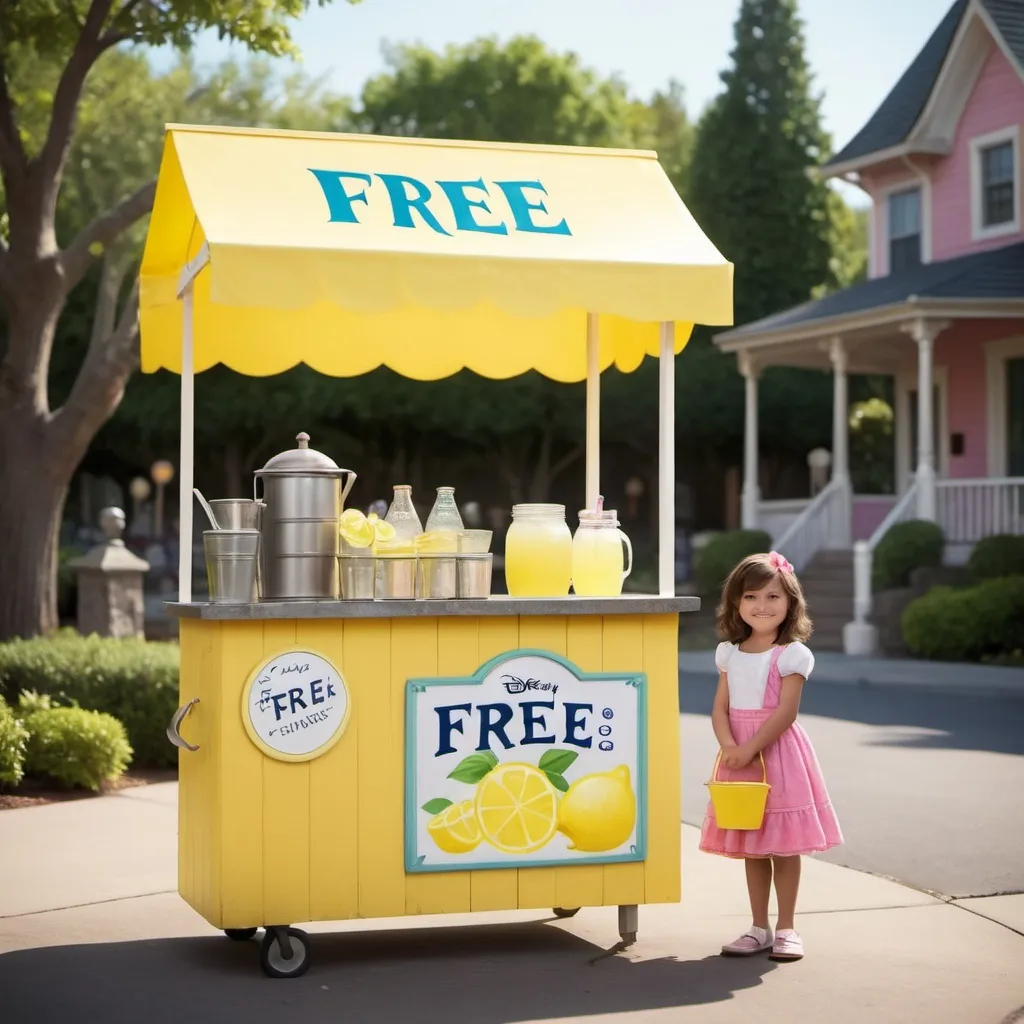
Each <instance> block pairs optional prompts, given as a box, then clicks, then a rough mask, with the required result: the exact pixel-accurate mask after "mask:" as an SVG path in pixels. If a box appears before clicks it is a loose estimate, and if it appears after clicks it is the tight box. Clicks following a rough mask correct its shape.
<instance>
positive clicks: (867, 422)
mask: <svg viewBox="0 0 1024 1024" xmlns="http://www.w3.org/2000/svg"><path fill="white" fill-rule="evenodd" d="M849 426H850V466H851V476H852V477H853V490H854V493H855V494H891V493H892V491H893V476H894V474H893V469H894V467H893V462H894V455H895V447H894V442H893V411H892V406H891V405H890V404H889V403H888V402H887V401H885V399H883V398H879V397H877V396H875V397H872V398H866V399H864V400H863V401H861V402H855V403H854V404H853V406H852V407H851V409H850V419H849Z"/></svg>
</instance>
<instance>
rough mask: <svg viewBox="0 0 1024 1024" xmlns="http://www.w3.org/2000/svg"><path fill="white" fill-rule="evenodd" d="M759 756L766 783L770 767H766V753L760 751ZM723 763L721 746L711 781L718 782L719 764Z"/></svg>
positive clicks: (762, 775) (762, 777) (763, 779)
mask: <svg viewBox="0 0 1024 1024" xmlns="http://www.w3.org/2000/svg"><path fill="white" fill-rule="evenodd" d="M757 756H758V757H759V758H761V781H762V782H764V783H766V782H767V781H768V769H767V768H766V767H765V764H764V754H763V753H762V752H760V751H759V752H758V755H757ZM721 763H722V750H721V748H719V750H718V756H717V757H716V758H715V767H714V770H713V771H712V772H711V781H712V782H717V781H718V766H719V765H720V764H721Z"/></svg>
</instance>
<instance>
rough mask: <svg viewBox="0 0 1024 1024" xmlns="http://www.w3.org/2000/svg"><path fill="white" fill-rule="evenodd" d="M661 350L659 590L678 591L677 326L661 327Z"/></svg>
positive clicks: (669, 594) (664, 593)
mask: <svg viewBox="0 0 1024 1024" xmlns="http://www.w3.org/2000/svg"><path fill="white" fill-rule="evenodd" d="M660 342H661V344H660V347H659V351H658V593H659V594H660V595H661V596H662V597H674V596H675V593H676V543H675V541H676V353H675V348H676V325H675V323H673V322H672V321H667V322H666V323H663V324H662V325H661V328H660Z"/></svg>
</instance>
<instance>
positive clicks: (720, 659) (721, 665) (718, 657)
mask: <svg viewBox="0 0 1024 1024" xmlns="http://www.w3.org/2000/svg"><path fill="white" fill-rule="evenodd" d="M735 648H736V645H735V644H731V643H729V642H728V641H725V642H724V643H720V644H719V645H718V647H717V649H716V650H715V668H717V669H718V671H719V672H725V671H727V669H728V667H729V655H730V654H732V652H733V650H735Z"/></svg>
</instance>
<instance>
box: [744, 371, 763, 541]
mask: <svg viewBox="0 0 1024 1024" xmlns="http://www.w3.org/2000/svg"><path fill="white" fill-rule="evenodd" d="M739 364H740V373H741V374H743V379H744V383H745V391H746V395H745V398H746V402H745V412H744V419H743V492H742V494H741V497H740V525H741V526H742V527H743V529H744V530H753V529H756V527H757V520H758V514H757V513H758V506H759V505H760V503H761V488H760V486H759V485H758V471H757V470H758V452H757V449H758V443H757V376H758V373H757V367H756V366H755V365H754V362H753V360H752V359H751V358H750V357H749V356H747V355H743V354H741V355H740V357H739Z"/></svg>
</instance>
